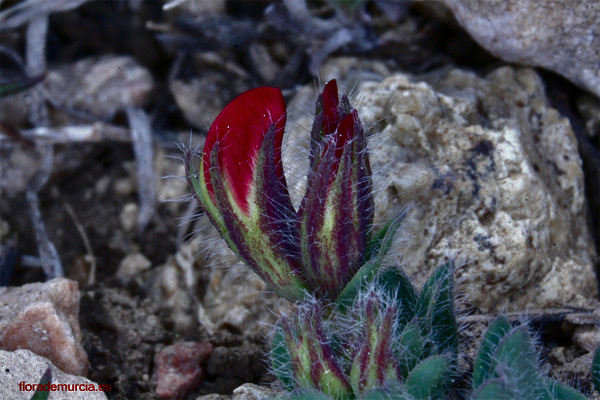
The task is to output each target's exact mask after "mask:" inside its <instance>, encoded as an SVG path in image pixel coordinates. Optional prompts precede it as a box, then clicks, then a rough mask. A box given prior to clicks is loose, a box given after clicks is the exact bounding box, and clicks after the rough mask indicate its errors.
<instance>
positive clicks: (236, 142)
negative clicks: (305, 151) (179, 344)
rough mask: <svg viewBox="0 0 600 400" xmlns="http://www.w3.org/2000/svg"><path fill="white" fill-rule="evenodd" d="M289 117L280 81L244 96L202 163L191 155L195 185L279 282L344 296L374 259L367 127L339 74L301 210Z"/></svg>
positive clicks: (322, 106)
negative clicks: (293, 186)
mask: <svg viewBox="0 0 600 400" xmlns="http://www.w3.org/2000/svg"><path fill="white" fill-rule="evenodd" d="M285 123H286V107H285V102H284V99H283V95H282V93H281V91H280V90H279V89H276V88H271V87H261V88H256V89H253V90H250V91H248V92H246V93H243V94H242V95H240V96H238V97H237V98H235V99H234V100H233V101H232V102H231V103H229V105H228V106H227V107H225V109H224V110H223V111H222V112H221V113H220V114H219V116H218V117H217V118H216V120H215V121H214V123H213V124H212V126H211V127H210V130H209V132H208V136H207V138H206V141H205V144H204V151H203V153H202V156H201V163H200V168H199V171H196V170H195V169H194V167H193V164H192V163H191V162H188V163H187V167H188V177H189V180H190V185H191V186H192V188H193V190H194V192H195V193H196V194H197V196H198V198H199V200H200V202H201V203H202V205H203V206H204V209H205V211H206V214H207V215H208V217H209V219H210V221H211V222H212V224H213V225H214V226H215V227H216V228H217V229H218V231H219V232H220V234H221V236H222V237H223V238H224V239H225V240H226V242H227V244H228V245H229V247H230V248H231V249H232V250H233V251H234V252H235V253H236V254H237V255H238V256H239V257H240V258H241V259H242V260H243V261H244V262H245V263H246V264H247V265H248V266H250V268H251V269H252V270H254V271H255V272H256V273H257V274H258V275H259V276H260V277H261V278H262V279H263V280H264V281H265V282H267V284H268V285H269V286H270V287H271V288H272V289H273V290H274V291H275V292H277V293H278V294H279V295H281V296H283V297H285V298H287V299H290V300H299V299H302V298H303V297H304V296H305V294H306V293H310V294H313V295H315V296H317V297H319V298H328V299H335V298H337V296H338V295H339V294H340V292H341V291H342V290H343V289H344V287H345V286H346V284H347V283H348V282H349V281H350V280H351V278H352V277H353V276H354V275H355V273H356V272H357V271H358V270H359V269H360V267H361V266H362V265H363V264H364V263H365V261H366V259H365V254H366V250H367V239H368V237H367V233H368V232H370V227H371V224H372V218H373V217H372V215H373V197H372V187H371V186H372V183H371V170H370V165H369V157H368V153H367V149H366V139H365V133H364V130H363V128H362V126H361V123H360V120H359V118H358V113H357V112H356V110H355V109H353V108H352V107H351V105H350V101H349V100H348V97H346V96H343V97H342V98H341V99H340V97H339V95H338V88H337V83H336V81H335V80H333V81H330V82H329V83H328V84H327V85H326V86H325V88H324V90H323V94H321V95H320V96H319V98H318V100H317V107H316V115H315V119H314V124H313V127H312V132H311V139H312V142H311V153H310V170H309V172H308V174H307V175H308V176H307V190H306V193H305V196H304V198H303V200H302V203H301V205H300V207H299V210H298V211H296V210H295V209H294V207H293V205H292V202H291V199H290V195H289V191H288V187H287V185H286V180H285V176H284V173H283V166H282V163H281V145H282V140H283V133H284V128H285ZM190 158H191V157H190Z"/></svg>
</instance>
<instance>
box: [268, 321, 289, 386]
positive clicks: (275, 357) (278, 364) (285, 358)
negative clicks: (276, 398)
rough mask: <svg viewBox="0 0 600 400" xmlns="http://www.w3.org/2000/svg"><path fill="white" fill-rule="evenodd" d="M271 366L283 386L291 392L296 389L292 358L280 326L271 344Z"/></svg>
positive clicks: (276, 329)
mask: <svg viewBox="0 0 600 400" xmlns="http://www.w3.org/2000/svg"><path fill="white" fill-rule="evenodd" d="M270 355H271V364H272V366H273V372H274V373H275V376H277V378H278V379H279V380H280V381H281V383H282V384H283V386H284V387H285V388H286V389H287V390H289V391H291V390H293V389H294V378H293V377H294V371H293V366H292V358H291V356H290V352H289V350H288V348H287V345H286V344H285V336H284V333H283V329H282V328H281V327H280V326H277V327H276V328H275V334H274V335H273V340H272V342H271V353H270Z"/></svg>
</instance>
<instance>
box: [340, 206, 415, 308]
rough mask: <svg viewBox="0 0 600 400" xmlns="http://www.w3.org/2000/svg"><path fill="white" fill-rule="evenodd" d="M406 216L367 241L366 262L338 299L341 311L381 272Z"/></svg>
mask: <svg viewBox="0 0 600 400" xmlns="http://www.w3.org/2000/svg"><path fill="white" fill-rule="evenodd" d="M404 218H406V213H405V212H404V213H401V214H400V215H398V216H397V217H396V218H394V219H393V220H392V221H390V222H388V223H387V224H386V225H385V226H384V227H383V228H381V229H380V230H379V232H377V233H376V234H375V235H374V238H373V239H371V240H370V241H369V242H368V243H367V248H366V251H365V254H366V256H365V260H367V261H366V262H365V264H363V266H362V267H360V269H359V270H358V271H357V272H356V274H354V276H353V277H352V279H350V282H348V284H346V287H344V289H343V290H342V291H341V292H340V294H339V295H338V298H337V299H336V301H335V302H336V305H337V308H338V309H339V310H340V311H345V310H346V309H347V308H348V307H349V306H350V305H352V304H354V301H355V299H356V296H357V295H358V292H359V291H360V289H361V287H362V286H363V285H364V284H365V283H368V282H371V281H372V280H373V279H374V278H375V277H376V276H377V273H378V272H379V268H380V267H381V264H382V263H383V259H384V258H385V255H386V254H387V252H388V251H389V249H390V247H391V246H392V243H393V241H394V235H395V234H396V231H397V230H398V228H399V227H400V225H401V224H402V221H404Z"/></svg>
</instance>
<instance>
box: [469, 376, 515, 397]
mask: <svg viewBox="0 0 600 400" xmlns="http://www.w3.org/2000/svg"><path fill="white" fill-rule="evenodd" d="M510 389H511V388H507V387H506V385H505V384H504V381H503V380H502V379H488V380H487V381H485V382H484V383H483V384H481V385H480V386H479V387H478V388H477V391H475V392H474V393H473V397H472V399H473V400H520V399H519V398H517V397H516V394H515V393H512V392H511V390H510Z"/></svg>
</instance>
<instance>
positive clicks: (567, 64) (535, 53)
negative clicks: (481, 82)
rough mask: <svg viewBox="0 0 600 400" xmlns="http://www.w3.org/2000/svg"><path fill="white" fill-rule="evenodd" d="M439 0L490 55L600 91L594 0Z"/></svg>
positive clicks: (598, 13)
mask: <svg viewBox="0 0 600 400" xmlns="http://www.w3.org/2000/svg"><path fill="white" fill-rule="evenodd" d="M443 2H444V3H445V4H446V5H447V6H448V7H449V8H450V9H451V10H452V12H453V13H454V15H455V17H456V19H457V20H458V22H459V23H460V24H461V25H462V26H463V27H464V28H465V29H466V30H467V31H468V32H469V33H470V34H471V36H473V38H474V39H475V40H476V41H477V42H478V43H479V44H480V45H481V46H483V47H484V48H486V49H487V50H488V51H490V52H491V53H492V54H494V55H495V56H497V57H500V58H502V59H504V60H506V61H510V62H514V63H519V64H524V65H531V66H536V67H543V68H547V69H549V70H552V71H555V72H557V73H559V74H561V75H563V76H564V77H566V78H567V79H569V80H571V81H572V82H574V83H576V84H577V85H579V86H581V87H583V88H585V89H587V90H589V91H591V92H592V93H595V94H596V96H600V4H599V3H598V2H597V1H581V0H566V1H535V0H487V1H479V0H443Z"/></svg>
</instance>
